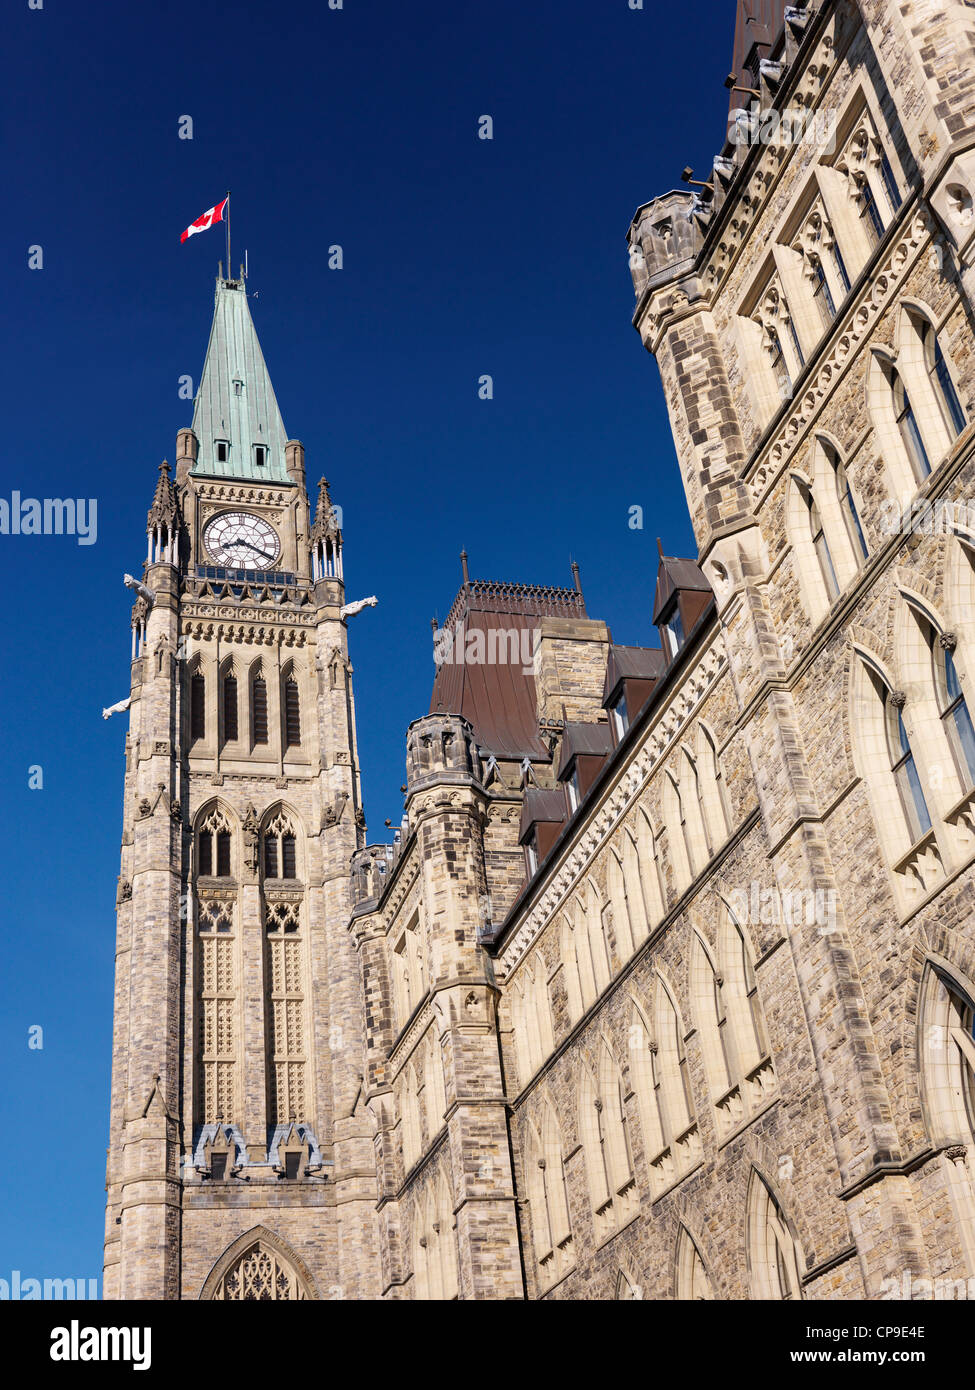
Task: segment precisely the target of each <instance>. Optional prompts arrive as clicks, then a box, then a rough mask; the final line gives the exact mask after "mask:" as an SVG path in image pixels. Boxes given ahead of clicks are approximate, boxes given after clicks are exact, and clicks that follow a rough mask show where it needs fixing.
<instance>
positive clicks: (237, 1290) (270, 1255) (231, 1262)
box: [200, 1226, 321, 1302]
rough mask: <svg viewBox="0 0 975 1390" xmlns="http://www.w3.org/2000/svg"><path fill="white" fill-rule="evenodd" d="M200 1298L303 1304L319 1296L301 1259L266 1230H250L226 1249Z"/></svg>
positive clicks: (213, 1269)
mask: <svg viewBox="0 0 975 1390" xmlns="http://www.w3.org/2000/svg"><path fill="white" fill-rule="evenodd" d="M200 1298H201V1300H203V1301H221V1300H224V1299H229V1300H231V1301H234V1302H237V1301H244V1302H250V1301H255V1302H304V1301H305V1300H309V1299H320V1298H321V1295H320V1294H319V1292H318V1288H317V1285H316V1283H315V1280H314V1277H313V1276H312V1273H311V1270H310V1269H309V1268H308V1266H307V1265H306V1264H305V1262H304V1260H303V1259H302V1258H301V1256H300V1255H298V1254H297V1252H296V1251H295V1250H293V1249H292V1248H291V1246H290V1245H288V1244H287V1243H286V1242H285V1241H284V1240H282V1239H281V1237H280V1236H278V1235H275V1233H274V1232H273V1231H269V1230H268V1228H267V1227H266V1226H254V1227H252V1228H251V1230H249V1231H245V1232H244V1234H243V1235H240V1236H238V1237H237V1239H236V1240H235V1241H234V1242H233V1244H232V1245H228V1247H227V1249H226V1250H225V1251H224V1252H223V1254H222V1255H221V1256H220V1258H219V1259H218V1260H217V1262H216V1264H215V1265H214V1266H213V1268H212V1269H211V1270H210V1273H209V1274H208V1275H207V1277H206V1279H205V1281H204V1284H203V1287H202V1289H201V1290H200Z"/></svg>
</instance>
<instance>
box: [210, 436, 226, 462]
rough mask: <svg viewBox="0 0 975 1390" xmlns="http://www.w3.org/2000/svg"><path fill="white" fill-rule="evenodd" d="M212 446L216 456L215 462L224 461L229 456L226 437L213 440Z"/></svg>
mask: <svg viewBox="0 0 975 1390" xmlns="http://www.w3.org/2000/svg"><path fill="white" fill-rule="evenodd" d="M213 448H214V452H215V454H216V456H217V463H226V462H227V460H228V459H229V458H230V444H229V443H228V441H227V440H226V439H217V440H215V441H214V445H213Z"/></svg>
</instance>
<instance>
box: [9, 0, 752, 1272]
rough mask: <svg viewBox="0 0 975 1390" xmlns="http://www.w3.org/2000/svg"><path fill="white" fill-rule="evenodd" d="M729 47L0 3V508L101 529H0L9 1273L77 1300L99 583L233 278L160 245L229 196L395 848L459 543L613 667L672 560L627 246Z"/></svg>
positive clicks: (595, 22)
mask: <svg viewBox="0 0 975 1390" xmlns="http://www.w3.org/2000/svg"><path fill="white" fill-rule="evenodd" d="M734 18H735V3H734V0H698V3H697V4H694V5H686V4H685V5H665V4H662V3H660V0H646V9H645V10H644V11H642V12H640V11H636V12H634V11H631V10H630V9H629V8H628V4H627V0H495V3H492V4H471V3H463V2H462V0H452V3H447V0H413V2H412V3H404V0H345V5H344V8H343V9H342V10H341V11H330V10H329V9H328V8H327V6H326V3H325V0H290V3H288V4H270V3H261V4H258V3H254V0H251V2H250V3H246V2H245V3H238V4H234V5H229V4H226V3H213V0H194V2H193V3H189V0H170V2H169V3H162V2H161V0H155V3H153V2H152V0H149V2H148V3H146V2H145V0H143V2H142V3H139V4H131V3H129V2H128V0H126V3H122V0H114V2H113V3H101V4H92V3H89V4H84V5H78V4H68V3H67V2H66V0H44V8H43V10H40V11H32V10H29V9H28V8H27V0H11V3H10V4H9V5H8V6H7V7H6V14H5V32H6V40H5V62H4V87H5V92H4V96H5V102H4V108H5V109H4V115H3V125H2V130H3V174H4V177H3V182H4V203H5V211H4V217H3V265H4V286H3V316H4V319H5V322H6V334H5V342H4V346H3V349H2V350H3V358H4V360H3V381H4V385H5V392H4V398H5V409H4V421H3V426H4V427H3V456H4V481H3V485H2V487H0V496H4V497H7V498H8V499H9V497H10V494H11V492H12V491H13V490H14V489H18V490H19V491H20V492H21V493H22V494H23V495H25V496H28V495H30V496H36V497H41V498H43V497H61V496H68V495H70V496H83V497H94V498H97V501H98V540H97V544H95V545H92V546H89V547H79V546H78V545H76V543H75V542H74V540H73V539H70V538H65V537H60V538H59V537H25V536H19V537H14V536H0V566H2V570H3V584H4V592H5V594H6V596H7V602H6V605H5V628H6V642H5V647H6V652H5V660H4V679H3V683H2V694H0V702H2V709H0V715H2V722H3V728H4V732H5V737H4V754H3V759H2V764H3V787H2V804H3V811H4V814H5V817H6V825H5V833H4V836H3V844H4V849H5V855H4V859H5V863H6V882H5V885H4V917H5V920H4V923H3V926H4V932H5V935H4V940H5V946H6V951H5V960H4V969H3V972H2V986H0V988H2V990H3V1006H2V1029H3V1034H2V1037H3V1058H4V1068H3V1086H2V1089H0V1132H2V1133H3V1135H4V1140H5V1147H6V1151H7V1161H6V1162H5V1163H4V1164H3V1167H2V1174H3V1177H2V1181H3V1191H2V1192H0V1278H7V1277H9V1271H10V1270H12V1269H20V1270H21V1271H22V1272H23V1273H24V1275H25V1276H26V1275H32V1276H35V1277H38V1278H43V1277H45V1276H46V1277H50V1278H54V1277H65V1276H76V1277H81V1276H84V1277H86V1278H87V1277H90V1276H95V1275H99V1276H100V1273H101V1239H102V1221H103V1207H102V1204H103V1182H104V1157H105V1146H106V1144H107V1140H108V1122H107V1106H108V1093H109V1065H110V1038H111V1012H112V979H113V969H114V964H113V956H114V932H115V926H114V897H115V883H116V875H117V873H118V863H119V850H118V845H119V838H120V833H121V792H122V784H121V777H122V748H123V741H124V736H125V716H121V717H119V716H116V717H115V718H114V719H112V720H110V721H108V722H105V721H103V720H102V718H101V715H100V711H101V708H102V706H103V705H106V704H111V703H113V702H115V701H116V700H119V699H122V698H124V696H126V695H127V694H128V688H129V666H128V662H129V626H128V622H129V613H130V609H131V595H130V594H129V593H128V592H127V591H126V590H125V589H123V587H122V583H121V576H122V573H123V571H125V570H130V571H133V572H135V573H140V572H141V571H140V566H141V563H142V560H143V558H144V556H145V516H146V509H147V508H148V506H149V503H150V501H151V496H152V490H153V486H154V482H155V476H156V468H157V465H158V463H159V461H160V459H162V458H163V457H164V456H166V457H169V458H170V459H172V458H173V456H174V453H175V436H176V431H177V430H178V429H179V428H180V426H182V425H186V424H189V422H190V417H191V404H190V403H189V402H187V401H181V400H179V399H178V398H177V381H178V378H179V376H180V375H181V374H182V373H189V374H191V375H192V377H193V379H194V382H195V381H196V380H197V379H198V376H199V371H200V368H201V366H202V362H203V355H204V351H205V348H206V342H207V334H208V332H209V326H210V316H211V310H212V297H213V278H214V275H215V273H216V264H217V260H218V258H221V257H223V255H224V246H223V232H222V229H217V230H215V231H211V232H208V233H206V234H204V235H201V236H198V237H195V238H193V239H192V240H191V241H190V242H188V243H187V244H186V245H180V242H179V233H180V231H181V230H182V229H183V227H185V226H186V225H187V223H189V222H190V221H192V220H193V219H194V218H195V217H197V216H198V215H199V214H200V213H202V212H203V211H204V210H205V209H206V208H208V207H210V206H211V205H212V204H213V203H214V202H216V201H217V200H218V199H219V198H220V197H221V196H222V194H223V192H224V190H225V189H226V188H228V187H229V188H231V189H232V190H233V197H232V209H233V237H234V249H235V255H234V260H235V262H236V261H237V260H238V258H239V256H238V252H239V253H243V250H244V248H245V247H246V248H247V249H248V250H249V253H250V254H249V260H250V281H249V289H250V291H251V293H252V294H253V293H255V292H257V298H256V299H255V301H254V302H253V314H254V319H255V322H256V324H257V329H258V333H259V335H260V337H261V342H262V346H263V349H264V354H265V357H266V359H267V362H268V367H269V369H270V372H271V377H272V380H273V382H274V384H275V388H276V391H277V396H278V401H279V403H280V406H281V411H282V414H283V416H284V421H285V426H286V428H287V430H288V432H289V434H291V435H292V436H296V437H298V438H300V439H302V440H304V442H305V446H306V450H307V460H308V474H309V479H310V480H311V481H314V480H315V479H317V478H318V477H319V475H320V474H321V473H322V472H324V473H326V474H327V476H328V477H329V478H330V479H331V481H332V489H333V498H334V500H335V501H336V502H337V503H340V504H341V505H342V508H343V512H344V522H345V525H344V531H345V538H346V545H345V570H346V579H347V589H348V595H349V597H350V598H357V597H360V596H362V595H366V594H372V593H375V594H377V595H378V596H379V600H380V603H379V607H378V608H376V609H373V610H369V611H367V612H366V613H364V614H362V615H361V616H360V617H358V618H355V619H354V620H353V622H352V624H351V625H350V647H351V655H352V661H353V663H354V667H355V682H356V701H357V710H358V721H359V741H360V753H361V758H362V766H363V781H364V790H365V806H366V813H367V816H368V820H369V825H370V838H371V839H382V838H386V832H385V831H384V830H383V821H384V819H385V818H386V817H390V818H391V819H393V820H394V821H396V820H398V818H399V815H400V814H401V812H402V799H401V798H400V796H399V793H398V788H399V786H400V783H401V782H402V781H403V780H404V771H405V768H404V758H405V752H404V748H405V745H404V734H405V729H406V726H407V724H408V723H409V721H410V720H411V719H414V718H416V717H417V716H418V715H420V714H423V713H425V712H426V710H427V708H428V704H429V697H430V686H431V681H432V677H433V663H432V651H431V643H430V625H429V624H430V617H431V615H433V614H434V613H438V614H439V615H440V617H441V618H442V617H443V616H444V615H445V613H446V611H447V609H448V607H449V605H450V603H451V600H452V598H453V596H454V593H455V592H456V589H457V585H458V582H459V578H460V564H459V560H458V558H457V556H458V552H459V551H460V549H461V547H462V546H464V545H466V547H467V550H468V551H469V553H470V565H471V572H472V574H473V575H474V576H475V577H478V578H489V579H512V580H513V579H517V580H522V581H526V582H531V583H555V584H561V583H564V584H568V583H570V582H571V577H570V571H569V563H570V558H572V557H575V558H576V559H577V560H578V562H579V564H580V566H581V569H582V580H583V588H584V591H585V595H586V602H587V606H588V610H589V613H590V615H591V616H594V617H600V618H605V619H606V620H607V621H608V622H609V623H610V625H611V627H612V631H613V635H614V637H615V639H616V640H617V641H620V642H628V643H647V642H648V641H651V640H655V639H654V638H653V634H652V631H651V629H650V621H649V620H650V613H649V609H650V602H651V598H652V591H653V583H654V577H655V569H656V566H655V561H656V537H657V535H658V534H659V535H661V536H662V537H663V538H664V543H665V547H666V549H667V550H668V551H669V552H670V553H683V554H691V553H694V544H693V538H692V535H691V531H690V527H689V524H688V521H687V516H686V509H685V504H684V496H683V491H682V488H681V485H680V479H679V476H678V472H677V466H676V461H675V456H674V451H673V446H672V443H671V439H670V434H669V430H668V426H667V420H666V413H665V410H664V407H663V401H662V396H661V392H660V387H659V382H658V378H657V373H656V368H655V366H654V364H653V362H652V360H651V359H650V358H649V357H648V356H647V354H646V353H645V352H644V350H643V348H642V346H641V345H640V342H639V340H638V338H637V336H636V334H635V332H634V331H633V329H632V327H631V326H630V316H631V313H632V309H633V303H634V301H633V293H632V287H631V283H630V279H629V274H628V270H627V263H626V247H625V234H626V230H627V227H628V224H629V220H630V217H631V216H632V214H633V212H634V210H635V209H636V207H637V206H638V205H639V204H640V203H641V202H643V201H645V200H646V199H648V198H650V197H653V196H655V195H657V194H660V193H663V192H666V191H667V190H668V189H670V188H672V187H674V186H677V185H679V179H680V170H681V169H682V168H683V166H684V165H685V164H686V163H691V164H693V165H695V166H696V167H697V168H698V169H702V170H703V169H706V168H708V167H709V165H710V159H711V157H712V155H713V154H714V153H715V152H716V151H717V150H718V149H719V147H720V145H721V143H722V141H723V138H724V116H725V113H726V111H727V104H728V103H727V93H726V92H725V90H724V88H723V86H722V79H723V77H724V75H725V73H726V72H727V70H728V67H729V64H730V61H731V49H732V39H733V28H734ZM484 113H487V114H490V115H491V116H492V117H493V118H494V126H495V138H494V140H493V142H491V143H488V142H482V141H479V140H478V139H477V138H476V124H477V118H478V117H479V116H480V115H482V114H484ZM184 114H188V115H191V116H192V118H193V122H194V139H193V140H192V141H183V140H179V139H178V138H177V128H178V122H179V118H180V116H182V115H184ZM332 243H339V244H341V245H342V247H343V248H344V256H345V268H344V269H343V270H341V271H329V270H328V269H327V268H326V248H327V247H328V246H329V245H331V244H332ZM32 244H40V245H41V246H42V247H43V253H44V268H43V270H39V271H30V270H28V269H27V248H28V246H30V245H32ZM481 373H490V374H491V375H492V376H493V378H494V383H495V399H494V400H493V401H491V402H482V401H479V400H478V399H477V391H476V386H477V378H478V376H479V375H480V374H481ZM634 504H640V505H642V506H643V507H644V509H645V529H644V530H643V531H632V530H630V529H629V528H628V525H627V518H628V508H629V507H630V506H631V505H634ZM32 765H40V766H41V767H42V768H43V781H44V785H43V789H42V790H33V791H32V790H29V789H28V768H29V767H30V766H32ZM36 1024H39V1025H41V1026H42V1027H43V1029H44V1047H43V1050H41V1051H31V1050H29V1049H28V1047H27V1039H28V1029H29V1027H30V1026H31V1025H36Z"/></svg>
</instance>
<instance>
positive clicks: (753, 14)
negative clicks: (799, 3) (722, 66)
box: [730, 0, 786, 109]
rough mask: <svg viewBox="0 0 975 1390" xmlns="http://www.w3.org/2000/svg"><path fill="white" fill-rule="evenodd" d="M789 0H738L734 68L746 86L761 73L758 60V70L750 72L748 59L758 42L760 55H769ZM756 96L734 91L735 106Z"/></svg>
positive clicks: (732, 102)
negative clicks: (746, 65)
mask: <svg viewBox="0 0 975 1390" xmlns="http://www.w3.org/2000/svg"><path fill="white" fill-rule="evenodd" d="M785 9H786V3H785V0H738V17H737V19H736V21H735V48H734V56H733V58H732V60H731V68H730V71H731V72H733V73H734V74H735V76H736V77H737V79H738V81H739V83H740V84H741V86H743V87H754V86H756V85H757V83H756V82H755V81H754V79H755V78H756V77H757V76H758V70H757V62H756V69H755V71H754V72H748V71H747V70H746V68H745V63H746V62H747V61H748V60H749V58H750V57H751V56H752V51H753V49H755V48H756V45H757V56H758V58H767V57H768V56H769V53H770V52H771V49H772V45H773V44H774V43H775V40H776V39H777V38H778V36H779V33H780V31H781V29H782V26H783V25H784V23H785ZM751 100H752V98H750V97H749V96H748V95H747V94H746V93H745V92H732V93H731V107H732V109H733V108H734V107H736V106H748V105H749V102H750V101H751Z"/></svg>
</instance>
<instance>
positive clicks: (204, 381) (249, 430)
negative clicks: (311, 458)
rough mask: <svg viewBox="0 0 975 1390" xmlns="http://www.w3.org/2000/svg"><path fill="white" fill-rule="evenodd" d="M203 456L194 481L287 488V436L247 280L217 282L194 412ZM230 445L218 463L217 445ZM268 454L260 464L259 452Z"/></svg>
mask: <svg viewBox="0 0 975 1390" xmlns="http://www.w3.org/2000/svg"><path fill="white" fill-rule="evenodd" d="M193 433H194V434H195V435H196V437H197V439H198V440H199V453H198V455H197V460H196V464H195V466H194V468H193V474H194V476H195V477H208V478H241V479H246V480H248V481H252V482H257V481H262V480H263V481H266V482H270V483H275V484H277V485H279V486H280V485H285V486H288V485H289V484H292V479H291V478H289V477H288V473H287V468H286V466H285V457H284V446H285V443H286V442H287V438H288V436H287V433H286V431H285V428H284V421H283V420H282V419H281V412H280V410H279V409H278V403H277V400H276V399H275V395H274V387H273V386H272V385H271V378H270V377H269V376H268V371H267V366H266V365H265V362H264V354H263V353H262V352H261V345H260V343H259V342H258V341H257V331H256V330H255V328H254V321H253V319H252V318H251V311H250V306H249V304H248V303H247V291H246V289H245V287H244V281H243V280H224V279H218V280H217V291H216V299H215V303H214V309H213V326H212V327H211V329H210V342H209V344H208V345H207V355H206V361H205V362H204V364H203V375H202V377H201V378H200V389H199V391H198V392H197V393H196V401H195V403H194V407H193ZM220 441H222V442H223V443H224V444H226V445H227V450H226V453H227V457H226V459H218V457H217V445H218V442H220ZM256 446H263V448H264V449H265V450H266V452H265V454H264V462H263V464H262V463H258V461H257V458H258V454H257V447H256Z"/></svg>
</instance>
